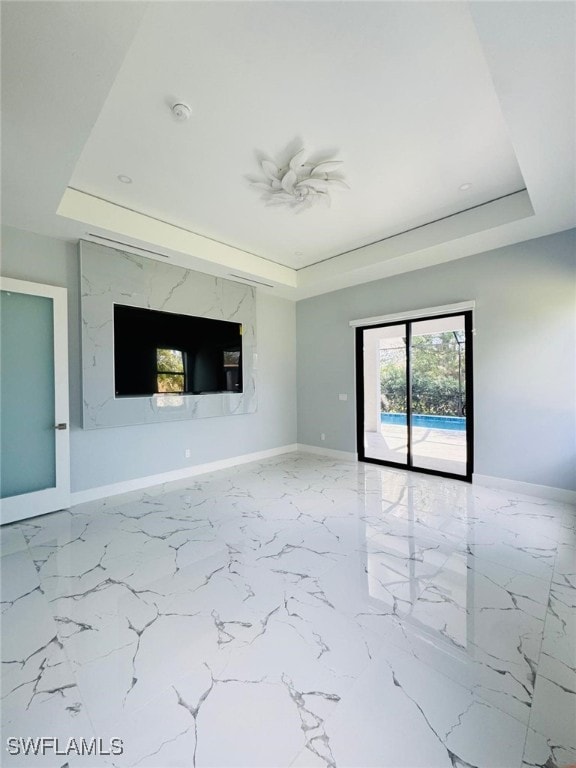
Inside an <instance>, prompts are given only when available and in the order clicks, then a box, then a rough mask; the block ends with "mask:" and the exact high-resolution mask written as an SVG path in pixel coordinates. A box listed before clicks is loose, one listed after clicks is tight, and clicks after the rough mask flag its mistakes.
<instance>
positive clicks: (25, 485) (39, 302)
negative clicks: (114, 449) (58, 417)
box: [0, 291, 56, 499]
mask: <svg viewBox="0 0 576 768" xmlns="http://www.w3.org/2000/svg"><path fill="white" fill-rule="evenodd" d="M0 366H1V376H2V378H1V388H0V437H1V460H0V498H3V499H4V498H8V497H11V496H17V495H19V494H24V493H30V492H33V491H40V490H44V489H46V488H54V487H55V485H56V448H55V430H54V424H55V415H54V314H53V301H52V299H50V298H46V297H44V296H32V295H29V294H25V293H15V292H11V291H0Z"/></svg>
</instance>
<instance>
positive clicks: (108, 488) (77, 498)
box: [71, 443, 298, 506]
mask: <svg viewBox="0 0 576 768" xmlns="http://www.w3.org/2000/svg"><path fill="white" fill-rule="evenodd" d="M297 450H298V446H297V444H296V443H292V444H291V445H282V446H280V447H279V448H269V449H268V450H266V451H257V452H255V453H245V454H243V455H241V456H232V457H231V458H229V459H221V460H220V461H210V462H207V463H206V464H195V465H194V466H191V467H182V469H174V470H172V471H171V472H162V473H160V474H157V475H148V476H147V477H138V478H136V479H135V480H125V481H123V482H121V483H113V484H112V485H100V486H98V487H97V488H88V489H87V490H86V491H75V492H74V493H72V494H71V504H72V506H75V505H76V504H84V503H85V502H87V501H97V500H98V499H104V498H106V497H107V496H118V494H120V493H130V491H140V490H142V489H144V488H150V487H151V486H153V485H162V484H163V483H170V482H173V481H174V480H186V478H188V477H194V476H195V475H204V474H206V473H208V472H217V471H218V470H219V469H229V468H230V467H236V466H238V465H239V464H249V463H250V462H252V461H262V459H270V458H272V457H273V456H281V455H282V454H284V453H293V452H294V451H297Z"/></svg>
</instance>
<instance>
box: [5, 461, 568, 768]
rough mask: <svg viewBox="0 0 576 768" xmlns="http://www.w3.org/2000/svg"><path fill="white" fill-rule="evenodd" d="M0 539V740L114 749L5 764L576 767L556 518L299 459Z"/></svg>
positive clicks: (396, 477)
mask: <svg viewBox="0 0 576 768" xmlns="http://www.w3.org/2000/svg"><path fill="white" fill-rule="evenodd" d="M0 538H1V544H2V576H3V581H2V589H3V595H2V600H3V603H2V607H3V621H2V653H3V661H4V662H5V663H4V664H3V685H2V694H3V700H2V714H3V723H2V725H3V739H6V738H8V737H16V738H21V737H38V736H53V737H58V738H59V739H60V742H59V745H60V748H61V749H62V747H63V746H66V745H67V744H68V739H69V738H71V737H75V738H76V739H77V740H78V741H79V740H80V738H85V739H86V740H89V739H90V738H93V737H96V738H99V739H102V740H103V742H102V744H103V745H104V747H106V745H109V740H110V739H111V738H113V737H117V738H120V739H122V741H123V750H124V752H123V754H122V755H119V756H114V755H109V756H106V755H105V756H100V757H95V756H92V757H90V758H87V757H77V756H75V755H74V754H71V755H69V756H67V757H57V758H56V757H55V756H54V754H53V752H52V753H48V754H47V755H46V756H45V757H42V756H37V757H34V758H32V759H31V758H30V757H28V758H25V757H23V756H22V755H15V756H10V755H7V754H6V752H4V762H3V765H5V766H15V765H27V766H41V765H52V766H58V768H60V766H63V765H65V764H66V765H69V766H70V768H74V767H75V766H79V765H82V766H86V765H90V766H95V765H115V766H132V765H138V766H157V767H158V768H167V767H168V766H186V768H190V767H191V766H198V768H200V766H229V767H231V766H266V767H267V768H271V767H280V766H315V767H318V766H322V767H324V768H327V767H330V766H337V768H343V767H344V766H378V767H379V768H386V767H389V768H400V767H401V766H404V767H405V768H408V767H411V768H412V767H414V766H426V768H436V766H438V768H439V767H440V766H442V767H444V766H446V767H448V768H449V767H450V766H452V767H453V768H454V767H458V768H466V767H468V768H470V766H472V767H474V766H475V767H477V768H489V767H490V766H500V767H501V768H521V766H523V768H529V767H533V766H546V768H553V766H564V765H567V764H569V763H572V762H576V729H575V728H574V722H575V720H574V718H575V715H576V706H575V702H576V693H575V691H576V661H575V659H574V654H575V651H574V649H575V647H576V644H575V640H576V635H575V612H574V606H575V597H576V575H575V571H576V568H575V565H574V543H575V539H576V516H575V511H574V509H573V508H571V507H569V506H567V505H561V504H557V503H552V502H546V501H543V500H541V499H537V498H532V497H520V496H512V495H510V494H507V493H503V492H501V491H495V490H489V489H485V488H481V487H476V486H470V485H467V484H465V483H462V482H459V481H452V480H446V479H442V478H438V477H430V476H426V475H418V474H411V473H407V472H403V471H400V470H393V469H388V468H384V467H379V466H376V465H369V464H364V465H362V464H360V465H358V464H355V463H352V462H348V463H345V462H337V461H333V460H330V459H326V458H323V457H313V456H309V455H302V454H300V455H298V454H292V455H288V456H285V457H281V458H279V459H274V460H268V461H265V462H262V463H259V464H252V465H245V466H243V467H241V468H237V469H234V470H226V471H222V472H218V473H214V474H212V475H206V476H203V477H200V478H195V479H191V480H189V481H187V482H180V483H177V484H171V485H166V486H163V487H159V488H155V489H152V490H150V491H148V492H146V493H142V492H140V493H133V494H128V495H126V496H124V497H114V498H110V499H106V500H103V501H99V502H93V503H90V504H84V505H82V506H79V507H76V508H75V509H74V510H73V511H71V512H68V511H65V512H60V513H56V514H53V515H47V516H45V517H41V518H35V519H33V520H31V521H28V522H25V523H21V524H14V525H11V526H8V527H6V528H4V529H3V530H2V531H1V534H0ZM5 743H6V742H5V741H4V742H3V747H4V744H5ZM104 751H106V749H104ZM108 751H110V750H108Z"/></svg>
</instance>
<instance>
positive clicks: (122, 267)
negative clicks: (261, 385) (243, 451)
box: [80, 241, 257, 429]
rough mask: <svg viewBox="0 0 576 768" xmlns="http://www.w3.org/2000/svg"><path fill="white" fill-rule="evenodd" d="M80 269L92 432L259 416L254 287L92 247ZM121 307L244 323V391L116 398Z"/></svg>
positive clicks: (87, 418)
mask: <svg viewBox="0 0 576 768" xmlns="http://www.w3.org/2000/svg"><path fill="white" fill-rule="evenodd" d="M80 263H81V302H82V392H83V427H84V429H95V428H98V427H118V426H125V425H131V424H149V423H154V422H161V421H178V420H181V419H200V418H205V417H209V416H230V415H234V414H245V413H254V412H255V411H256V410H257V400H256V369H257V352H256V295H255V289H254V288H252V287H251V286H247V285H243V284H241V283H235V282H233V281H231V280H225V279H222V278H219V277H213V276H212V275H205V274H203V273H201V272H191V271H190V270H187V269H184V268H183V267H177V266H174V265H172V264H164V263H162V262H159V261H155V260H153V259H146V258H143V257H141V256H136V255H134V254H131V253H123V252H120V251H116V250H113V249H111V248H107V247H105V246H102V245H96V244H94V243H89V242H84V241H81V243H80ZM114 304H124V305H129V306H134V307H143V308H148V309H155V310H163V311H165V312H175V313H180V314H186V315H196V316H198V317H209V318H213V319H215V320H229V321H232V322H238V323H242V330H243V334H242V352H243V355H242V357H243V367H244V370H243V382H244V392H242V393H234V392H222V393H217V394H208V395H155V396H153V397H122V398H116V397H115V388H114V323H113V306H114ZM135 332H137V329H135Z"/></svg>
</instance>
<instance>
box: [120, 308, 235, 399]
mask: <svg viewBox="0 0 576 768" xmlns="http://www.w3.org/2000/svg"><path fill="white" fill-rule="evenodd" d="M114 384H115V392H116V397H150V396H152V395H156V394H170V393H173V394H188V395H199V394H213V393H217V392H238V393H239V392H242V324H241V323H231V322H229V321H227V320H212V319H210V318H207V317H195V316H193V315H180V314H175V313H173V312H161V311H158V310H154V309H143V308H141V307H129V306H124V305H122V304H115V305H114Z"/></svg>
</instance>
